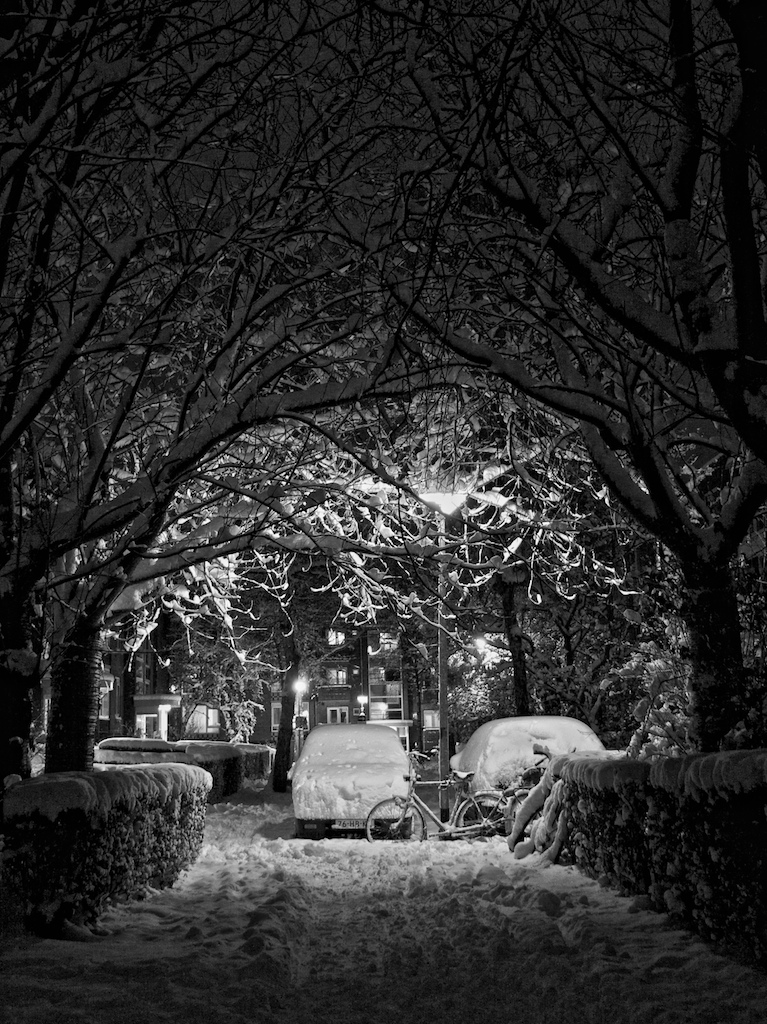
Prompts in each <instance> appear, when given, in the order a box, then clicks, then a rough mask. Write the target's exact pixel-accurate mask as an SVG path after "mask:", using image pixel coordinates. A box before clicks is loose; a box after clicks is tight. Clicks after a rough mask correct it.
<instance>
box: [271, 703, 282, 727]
mask: <svg viewBox="0 0 767 1024" xmlns="http://www.w3.org/2000/svg"><path fill="white" fill-rule="evenodd" d="M281 717H282V704H272V732H277V730H278V729H279V727H280V718H281Z"/></svg>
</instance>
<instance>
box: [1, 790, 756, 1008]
mask: <svg viewBox="0 0 767 1024" xmlns="http://www.w3.org/2000/svg"><path fill="white" fill-rule="evenodd" d="M292 835H293V815H292V807H291V798H290V794H282V795H275V794H272V793H271V791H268V790H264V791H263V792H261V791H259V790H258V789H257V788H255V787H253V788H250V789H248V790H246V791H245V792H244V793H242V794H239V795H238V796H237V797H236V798H232V799H230V801H229V802H228V803H224V804H218V805H215V806H211V807H209V808H208V820H207V826H206V834H205V844H204V847H203V850H202V853H201V855H200V858H199V859H198V861H197V863H196V864H195V865H193V866H192V867H191V868H190V869H189V870H188V871H187V872H185V873H184V875H183V876H182V878H181V879H180V880H179V881H178V882H177V884H176V885H175V886H174V887H173V888H172V889H166V890H163V891H161V892H150V893H149V894H147V898H146V899H144V900H140V901H135V902H132V903H130V904H123V905H121V906H117V907H114V908H113V909H111V910H109V911H108V912H107V913H106V914H105V915H104V916H103V917H102V919H101V925H102V926H103V927H102V929H101V930H102V932H103V934H100V935H98V936H93V937H92V938H91V941H87V942H85V941H83V942H78V941H61V940H53V939H45V940H40V939H29V940H24V941H23V942H22V943H20V944H19V945H18V946H17V947H15V948H6V949H4V950H3V951H2V958H1V961H2V962H0V1021H2V1022H3V1024H11V1022H13V1024H51V1022H55V1024H145V1022H163V1024H164V1022H167V1024H187V1022H188V1024H219V1022H220V1024H246V1022H247V1024H262V1022H263V1024H270V1022H277V1021H279V1022H285V1024H331V1022H332V1024H384V1022H386V1024H389V1022H391V1021H398V1022H402V1024H415V1022H418V1024H422V1022H432V1021H436V1022H440V1024H453V1022H455V1024H459V1022H460V1024H473V1022H475V1021H499V1022H504V1024H505V1022H507V1021H513V1022H514V1024H571V1022H577V1024H650V1022H652V1024H687V1022H689V1024H692V1022H694V1024H724V1022H727V1024H762V1022H764V1021H765V1020H766V1019H767V976H766V975H764V974H762V973H759V972H758V971H756V970H753V969H751V968H748V967H745V966H742V965H740V964H739V963H737V962H736V961H734V960H733V959H731V958H725V957H724V956H720V955H718V954H717V953H715V952H714V951H712V950H711V949H710V948H708V947H707V946H706V945H704V944H703V943H702V942H701V941H699V940H697V939H696V938H695V937H694V936H692V935H690V934H689V933H687V932H685V931H682V930H679V929H677V928H675V927H673V925H672V924H671V923H670V921H669V919H668V918H667V917H666V916H665V915H660V914H653V913H649V912H647V911H646V910H644V909H643V907H642V900H641V899H638V900H637V899H627V898H621V897H619V896H617V895H616V894H615V893H614V892H612V891H611V890H608V889H604V888H601V887H600V886H599V885H598V884H597V883H596V882H594V881H591V880H589V879H587V878H585V877H584V876H582V875H581V874H580V873H579V872H577V871H576V870H575V869H574V868H570V867H563V866H543V864H542V863H541V862H540V861H539V860H538V859H536V858H535V857H529V858H527V859H525V860H521V861H519V860H514V858H513V857H512V856H511V854H510V853H509V850H508V848H507V846H506V843H505V841H504V839H503V838H500V837H499V838H498V839H491V840H487V841H476V842H465V841H463V842H450V843H443V842H427V843H423V844H404V845H403V846H399V845H397V844H370V843H367V842H365V841H364V840H350V839H327V840H321V841H316V840H298V839H293V838H292Z"/></svg>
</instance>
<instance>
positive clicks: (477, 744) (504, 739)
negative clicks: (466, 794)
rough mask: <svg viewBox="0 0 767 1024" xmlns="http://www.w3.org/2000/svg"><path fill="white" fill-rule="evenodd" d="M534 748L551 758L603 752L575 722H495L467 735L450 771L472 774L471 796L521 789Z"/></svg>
mask: <svg viewBox="0 0 767 1024" xmlns="http://www.w3.org/2000/svg"><path fill="white" fill-rule="evenodd" d="M536 748H540V749H544V750H547V751H548V752H549V753H550V754H552V755H553V754H569V753H571V752H573V751H575V750H595V751H596V750H600V751H601V750H604V749H605V748H604V744H603V743H602V741H601V740H600V739H599V737H598V736H597V735H596V733H595V732H594V731H593V730H592V729H590V728H589V726H588V725H585V724H584V723H583V722H579V721H578V720H577V719H575V718H565V717H564V716H559V715H529V716H521V717H519V718H498V719H496V720H495V721H494V722H486V723H485V724H484V725H481V726H480V727H479V728H478V729H477V730H476V731H475V732H473V733H472V734H471V736H470V737H469V739H468V740H467V742H466V744H465V746H464V747H462V749H461V750H459V751H458V752H457V753H455V754H453V756H452V757H451V758H450V767H451V768H453V769H455V770H456V771H461V772H474V777H473V778H472V780H471V782H470V788H471V789H472V790H473V791H475V792H476V791H478V790H480V789H506V788H507V787H509V786H519V785H521V784H522V781H523V778H522V777H523V775H524V773H525V772H526V770H527V769H529V768H533V767H534V766H535V765H536V764H537V763H538V762H539V761H540V760H541V757H540V755H539V754H538V753H536Z"/></svg>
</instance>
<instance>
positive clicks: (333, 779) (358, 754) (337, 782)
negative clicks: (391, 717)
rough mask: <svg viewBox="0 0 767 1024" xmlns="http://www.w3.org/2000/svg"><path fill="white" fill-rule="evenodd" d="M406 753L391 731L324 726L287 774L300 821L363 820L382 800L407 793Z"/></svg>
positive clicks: (317, 728)
mask: <svg viewBox="0 0 767 1024" xmlns="http://www.w3.org/2000/svg"><path fill="white" fill-rule="evenodd" d="M409 770H410V763H409V761H408V758H407V754H406V753H405V751H404V750H403V748H402V744H401V743H400V741H399V739H398V737H397V734H396V733H395V732H394V731H393V730H392V729H390V728H389V727H388V726H379V725H320V726H315V728H314V729H312V731H311V732H310V733H309V735H308V736H307V737H306V741H305V742H304V746H303V749H302V750H301V753H300V754H299V756H298V758H297V760H296V762H295V764H294V765H293V767H292V768H291V769H290V772H289V773H288V778H289V779H290V780H291V786H292V795H293V811H294V814H295V816H296V818H299V819H301V820H306V819H312V818H321V819H325V820H327V819H332V818H365V817H366V816H367V814H368V811H370V810H371V809H372V807H373V806H374V804H376V803H377V802H378V801H379V800H386V799H387V798H388V797H390V796H394V795H401V796H405V794H406V793H407V782H406V781H405V775H407V774H408V772H409Z"/></svg>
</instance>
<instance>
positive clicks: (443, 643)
mask: <svg viewBox="0 0 767 1024" xmlns="http://www.w3.org/2000/svg"><path fill="white" fill-rule="evenodd" d="M467 496H468V495H466V494H465V493H462V492H453V491H449V492H445V491H425V492H424V493H423V494H421V498H422V499H423V500H424V501H426V502H428V503H429V504H430V505H436V506H437V508H438V509H439V511H440V512H441V513H442V521H441V523H440V531H439V547H440V554H442V553H443V551H444V547H445V534H446V532H447V517H448V516H450V515H452V514H453V512H455V511H456V509H458V508H460V507H461V505H462V504H463V503H464V501H466V498H467ZM438 595H439V606H438V613H437V689H438V694H439V777H440V778H441V779H445V778H447V773H448V766H449V760H450V733H449V726H448V719H447V714H448V712H447V656H448V649H447V609H446V598H447V565H446V564H445V560H444V558H442V557H441V558H440V560H439V589H438ZM439 817H440V821H447V820H448V819H449V818H450V797H449V796H448V792H447V789H440V791H439Z"/></svg>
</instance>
